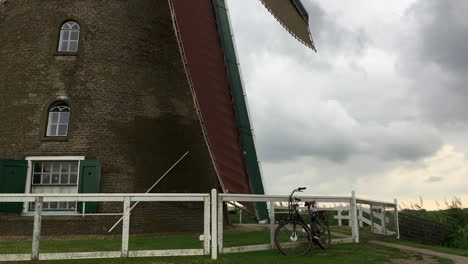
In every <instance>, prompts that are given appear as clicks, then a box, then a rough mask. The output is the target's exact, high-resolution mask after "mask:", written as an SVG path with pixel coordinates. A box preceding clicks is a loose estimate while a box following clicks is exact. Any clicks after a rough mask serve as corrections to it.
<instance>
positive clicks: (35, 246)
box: [31, 197, 42, 260]
mask: <svg viewBox="0 0 468 264" xmlns="http://www.w3.org/2000/svg"><path fill="white" fill-rule="evenodd" d="M34 209H35V211H34V227H33V228H34V229H33V239H32V251H31V260H39V241H40V238H41V222H42V197H36V199H35V204H34Z"/></svg>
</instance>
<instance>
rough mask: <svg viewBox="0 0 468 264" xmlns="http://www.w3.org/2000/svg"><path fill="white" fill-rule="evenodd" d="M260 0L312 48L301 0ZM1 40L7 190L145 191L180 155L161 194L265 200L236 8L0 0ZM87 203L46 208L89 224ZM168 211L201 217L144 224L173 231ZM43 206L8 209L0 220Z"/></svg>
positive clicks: (1, 182)
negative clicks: (236, 39)
mask: <svg viewBox="0 0 468 264" xmlns="http://www.w3.org/2000/svg"><path fill="white" fill-rule="evenodd" d="M261 1H262V3H263V4H264V6H265V7H266V8H267V9H268V10H269V11H270V12H271V13H272V14H273V16H274V17H275V18H276V19H277V20H278V21H279V22H280V23H281V24H282V25H283V26H284V28H285V29H286V30H288V31H289V32H290V33H291V34H292V35H293V36H294V37H296V38H297V39H298V40H299V41H301V42H302V43H304V44H305V45H306V46H308V47H310V48H312V49H314V44H313V42H312V38H311V36H310V33H309V28H308V14H307V12H306V10H305V9H304V7H303V6H302V4H301V2H300V0H261ZM0 40H1V41H0V120H2V126H0V193H50V192H60V193H77V192H78V193H95V192H101V193H116V192H119V193H120V192H124V193H126V192H127V193H128V192H145V191H146V190H147V189H148V187H149V186H151V185H152V184H153V183H154V182H155V181H156V180H158V178H159V177H160V176H161V175H162V174H163V173H164V172H165V171H167V169H168V168H170V167H171V166H172V165H174V162H175V161H177V160H179V159H180V158H181V157H182V159H181V160H180V162H179V163H177V166H176V167H175V168H174V169H173V170H172V171H171V172H170V175H168V176H167V177H166V178H165V179H164V180H162V181H161V182H160V184H158V186H156V187H155V188H154V189H153V190H152V191H153V192H159V193H166V192H209V190H210V189H212V188H218V189H219V190H220V191H222V192H230V193H255V194H262V193H264V189H263V183H262V176H261V172H260V169H259V165H258V159H257V154H256V151H255V144H254V139H253V135H252V127H251V123H250V120H249V115H248V111H247V103H246V99H245V96H244V90H243V87H242V80H241V75H240V71H239V68H238V60H237V57H236V52H235V47H234V44H233V39H232V33H231V26H230V22H229V15H228V10H227V8H226V2H225V0H192V1H186V0H131V1H130V0H118V1H104V2H103V1H102V0H86V1H85V0H75V1H63V0H41V1H29V0H0ZM187 152H188V154H186V153H187ZM184 154H186V155H184ZM78 207H79V206H78V205H77V204H76V203H73V202H64V203H46V204H45V205H44V211H45V212H47V211H51V212H57V211H58V212H67V214H68V218H67V219H68V220H67V221H75V222H76V226H79V225H80V224H79V223H80V221H82V220H81V218H77V219H76V220H70V215H71V216H72V215H73V214H77V215H79V213H80V210H81V209H80V208H78ZM118 209H119V208H115V207H114V206H113V205H112V204H99V205H94V204H90V205H89V206H88V207H87V212H97V213H108V212H114V211H118ZM168 209H170V210H171V211H174V212H178V210H180V212H181V213H182V211H183V212H184V214H185V216H186V217H185V219H193V220H192V222H193V226H196V225H197V224H198V223H199V222H200V221H201V216H200V213H199V210H198V209H197V208H196V206H195V207H194V206H192V205H148V206H146V207H144V206H143V207H141V208H140V209H139V210H136V212H135V213H134V214H132V217H133V216H134V215H136V216H135V217H137V216H138V214H140V215H141V216H143V217H142V219H149V220H148V221H151V222H152V223H155V225H154V226H157V228H159V229H158V230H156V231H160V229H163V230H167V229H170V228H171V225H176V224H177V223H176V222H177V221H173V219H174V217H173V216H163V215H161V212H162V211H167V210H168ZM191 209H193V210H191ZM32 210H33V208H32V206H31V205H30V204H27V203H25V204H10V205H1V204H0V221H1V220H2V217H3V220H4V221H3V222H11V223H13V222H14V221H15V224H16V226H18V223H22V222H24V223H25V225H26V222H28V221H29V220H24V221H19V222H18V221H17V220H18V219H30V218H27V216H28V215H30V214H31V211H32ZM138 212H139V213H138ZM265 212H266V208H265V206H264V205H263V204H258V205H257V206H256V213H257V216H258V217H259V218H264V217H266V214H265ZM187 214H188V215H187ZM190 214H193V217H191V215H190ZM5 217H6V218H5ZM12 219H15V220H12ZM57 219H60V217H58V218H57ZM90 219H92V218H90ZM100 219H102V217H101V218H100ZM90 221H91V220H88V225H87V228H83V230H87V231H88V232H93V233H96V232H100V231H102V230H97V229H93V228H90V225H89V223H90ZM96 221H97V222H98V221H101V220H96ZM109 221H112V219H110V220H109ZM190 223H191V222H190V220H184V225H185V226H186V227H187V230H190V229H191V228H192V225H191V224H190ZM28 225H29V223H28ZM147 228H150V227H147ZM151 228H153V227H151ZM77 230H78V228H77ZM66 231H67V229H64V230H63V232H66ZM143 231H147V230H142V232H143ZM151 231H154V230H151ZM1 232H9V228H8V225H4V226H3V228H1V227H0V233H1ZM54 232H55V233H61V231H60V230H54ZM77 232H78V231H77ZM80 232H81V231H80ZM83 232H85V231H83Z"/></svg>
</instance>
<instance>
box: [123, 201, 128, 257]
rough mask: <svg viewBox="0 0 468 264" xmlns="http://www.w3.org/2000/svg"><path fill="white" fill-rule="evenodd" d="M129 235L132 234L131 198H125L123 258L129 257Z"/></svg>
mask: <svg viewBox="0 0 468 264" xmlns="http://www.w3.org/2000/svg"><path fill="white" fill-rule="evenodd" d="M129 233H130V197H125V198H124V202H123V221H122V250H121V257H128V238H129Z"/></svg>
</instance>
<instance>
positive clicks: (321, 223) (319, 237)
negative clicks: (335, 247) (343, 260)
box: [313, 214, 331, 249]
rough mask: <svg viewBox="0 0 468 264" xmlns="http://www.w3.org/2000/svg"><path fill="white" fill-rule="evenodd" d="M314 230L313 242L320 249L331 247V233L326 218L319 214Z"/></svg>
mask: <svg viewBox="0 0 468 264" xmlns="http://www.w3.org/2000/svg"><path fill="white" fill-rule="evenodd" d="M315 227H316V230H315V232H313V233H315V234H314V241H315V242H316V243H317V244H318V246H319V247H320V248H321V249H328V248H330V246H331V233H330V227H329V226H328V220H327V217H326V216H325V215H324V214H319V215H318V216H317V217H316V219H315Z"/></svg>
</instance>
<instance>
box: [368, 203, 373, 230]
mask: <svg viewBox="0 0 468 264" xmlns="http://www.w3.org/2000/svg"><path fill="white" fill-rule="evenodd" d="M369 214H370V227H371V231H372V232H373V231H374V206H373V205H372V204H371V205H370V209H369Z"/></svg>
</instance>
